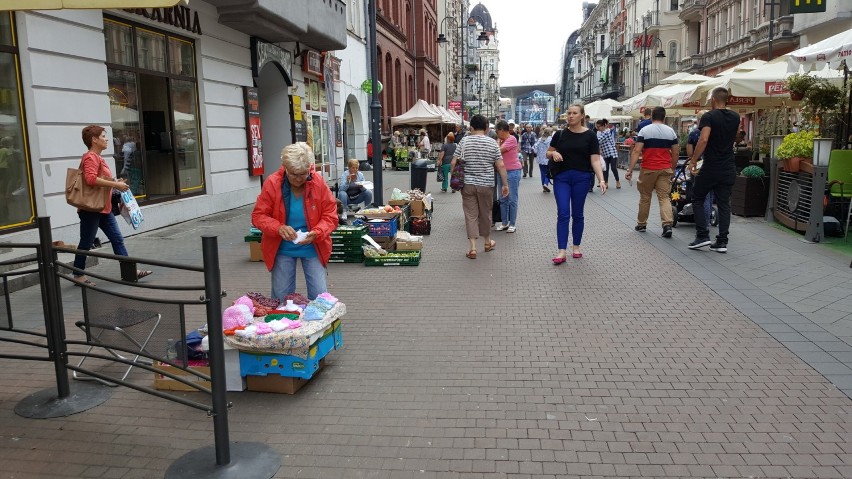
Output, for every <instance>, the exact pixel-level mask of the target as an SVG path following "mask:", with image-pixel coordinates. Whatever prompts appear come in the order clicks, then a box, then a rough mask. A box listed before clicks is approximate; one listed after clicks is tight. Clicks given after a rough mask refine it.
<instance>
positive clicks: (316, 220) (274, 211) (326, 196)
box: [251, 167, 338, 271]
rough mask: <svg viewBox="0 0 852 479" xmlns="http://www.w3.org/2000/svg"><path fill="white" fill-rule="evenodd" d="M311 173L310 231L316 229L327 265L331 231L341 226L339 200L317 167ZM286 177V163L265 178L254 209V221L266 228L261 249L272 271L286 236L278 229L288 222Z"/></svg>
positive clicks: (307, 211)
mask: <svg viewBox="0 0 852 479" xmlns="http://www.w3.org/2000/svg"><path fill="white" fill-rule="evenodd" d="M311 173H312V174H313V179H312V180H310V181H306V182H305V196H304V198H305V202H304V204H305V219H306V220H307V221H308V228H309V229H310V231H313V232H315V233H316V238H314V243H313V244H314V246H315V247H316V249H317V255H318V256H319V259H320V262H321V263H322V264H323V266H325V265H327V264H328V260H329V258H331V232H332V231H334V230H335V229H336V228H337V221H338V220H337V200H336V199H335V198H334V195H333V194H332V193H331V190H330V189H328V185H326V184H325V181H324V180H323V179H322V177H321V176H320V175H319V174H318V173H317V172H315V171H313V169H312V171H311ZM282 181H284V168H283V167H282V168H281V169H279V170H278V171H276V172H275V173H273V174H272V175H270V176H269V178H267V179H266V181H264V182H263V188H262V189H261V190H260V195H259V196H258V197H257V203H255V205H254V211H252V213H251V222H252V224H254V226H255V227H256V228H257V229H259V230H260V231H262V232H263V237H262V238H261V241H260V249H261V250H262V251H263V261H264V262H265V263H266V268H267V269H268V270H269V271H272V266H273V265H274V264H275V256H276V255H277V254H278V247H279V246H281V241H282V240H283V239H282V238H281V235H280V234H278V229H279V228H281V226H282V225H284V224H286V212H285V211H284V198H283V197H282V194H281V183H282Z"/></svg>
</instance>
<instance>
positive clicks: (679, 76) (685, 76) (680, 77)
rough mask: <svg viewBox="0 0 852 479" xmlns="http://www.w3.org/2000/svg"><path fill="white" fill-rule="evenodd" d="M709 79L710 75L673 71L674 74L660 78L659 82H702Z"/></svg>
mask: <svg viewBox="0 0 852 479" xmlns="http://www.w3.org/2000/svg"><path fill="white" fill-rule="evenodd" d="M709 79H710V77H706V76H704V75H698V74H696V73H686V72H678V73H675V74H674V75H672V76H670V77H667V78H663V79H662V80H660V83H667V84H673V83H700V82H703V81H707V80H709Z"/></svg>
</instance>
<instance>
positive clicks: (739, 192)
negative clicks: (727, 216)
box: [731, 176, 769, 216]
mask: <svg viewBox="0 0 852 479" xmlns="http://www.w3.org/2000/svg"><path fill="white" fill-rule="evenodd" d="M768 197H769V177H768V176H764V177H763V178H749V177H745V176H737V178H736V180H735V181H734V187H733V189H731V213H733V214H735V215H737V216H763V214H764V213H765V212H766V199H767V198H768Z"/></svg>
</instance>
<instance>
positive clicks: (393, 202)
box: [388, 200, 411, 207]
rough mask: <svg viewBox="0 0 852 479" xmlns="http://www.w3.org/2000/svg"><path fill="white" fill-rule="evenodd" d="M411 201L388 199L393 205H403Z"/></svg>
mask: <svg viewBox="0 0 852 479" xmlns="http://www.w3.org/2000/svg"><path fill="white" fill-rule="evenodd" d="M409 201H411V200H390V201H388V204H389V205H391V206H399V207H403V206H405V205H407V204H408V202H409Z"/></svg>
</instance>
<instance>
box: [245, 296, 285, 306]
mask: <svg viewBox="0 0 852 479" xmlns="http://www.w3.org/2000/svg"><path fill="white" fill-rule="evenodd" d="M246 296H248V297H249V298H251V300H252V301H254V304H255V306H263V307H264V308H269V309H275V308H277V307H278V304H279V303H280V302H281V301H278V300H277V299H275V298H270V297H268V296H264V295H262V294H260V293H255V292H249V293H246Z"/></svg>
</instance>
